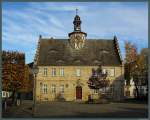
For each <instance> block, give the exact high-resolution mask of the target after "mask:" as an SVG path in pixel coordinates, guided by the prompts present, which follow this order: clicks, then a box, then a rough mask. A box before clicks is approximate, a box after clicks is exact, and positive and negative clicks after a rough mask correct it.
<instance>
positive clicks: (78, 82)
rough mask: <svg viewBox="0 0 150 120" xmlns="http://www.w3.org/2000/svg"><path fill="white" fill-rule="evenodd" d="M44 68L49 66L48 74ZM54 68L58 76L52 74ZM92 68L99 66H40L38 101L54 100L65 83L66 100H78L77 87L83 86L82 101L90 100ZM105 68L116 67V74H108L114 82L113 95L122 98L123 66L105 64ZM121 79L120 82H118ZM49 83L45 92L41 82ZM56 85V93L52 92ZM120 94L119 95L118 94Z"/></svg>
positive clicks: (37, 85)
mask: <svg viewBox="0 0 150 120" xmlns="http://www.w3.org/2000/svg"><path fill="white" fill-rule="evenodd" d="M44 68H47V76H45V75H44V74H43V73H44ZM52 68H56V76H52ZM60 68H64V76H60V73H59V72H60ZM92 68H97V66H39V73H38V75H37V82H36V100H37V101H44V100H45V101H47V100H48V101H53V100H56V99H55V98H56V97H58V96H59V95H60V86H61V85H64V94H63V97H64V98H65V100H66V101H76V87H77V86H81V87H82V101H86V100H88V95H89V94H92V90H90V89H89V87H88V85H87V81H88V79H89V77H90V76H91V73H92ZM102 68H103V69H108V70H110V69H114V76H108V78H109V79H110V80H111V83H112V84H114V87H115V88H114V91H115V92H116V93H113V96H115V97H116V96H117V97H116V98H118V99H119V98H120V97H121V96H122V95H123V93H122V92H124V91H122V90H123V86H122V85H123V84H121V83H122V81H123V79H124V78H123V74H124V71H123V66H104V67H102ZM76 69H80V70H81V76H76ZM117 81H119V82H117ZM41 83H42V84H47V93H46V94H44V93H43V90H42V89H40V88H41V87H40V84H41ZM52 84H55V85H56V94H52V90H51V86H52ZM118 95H119V96H118Z"/></svg>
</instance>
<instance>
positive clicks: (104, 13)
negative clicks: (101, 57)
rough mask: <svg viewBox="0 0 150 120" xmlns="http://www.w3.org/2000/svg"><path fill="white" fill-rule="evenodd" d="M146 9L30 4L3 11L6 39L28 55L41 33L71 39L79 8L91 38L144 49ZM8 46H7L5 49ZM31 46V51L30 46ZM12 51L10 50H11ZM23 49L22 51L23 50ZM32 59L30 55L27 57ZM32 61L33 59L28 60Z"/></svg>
mask: <svg viewBox="0 0 150 120" xmlns="http://www.w3.org/2000/svg"><path fill="white" fill-rule="evenodd" d="M146 7H147V6H145V8H144V7H138V8H136V7H128V6H125V5H124V4H122V3H114V2H112V3H108V4H106V3H105V4H104V3H97V4H95V3H90V4H87V3H52V2H51V3H29V6H28V7H24V8H22V9H21V8H20V9H19V10H18V9H17V8H14V9H11V10H10V9H3V10H2V16H3V17H2V23H3V26H2V40H3V41H4V42H3V43H5V44H6V43H7V44H8V43H9V45H12V46H11V47H12V48H15V45H16V46H17V45H18V44H19V46H20V47H22V49H24V51H25V52H26V54H27V55H29V56H30V57H31V56H32V57H33V54H34V52H32V53H30V52H29V51H31V48H36V45H37V41H38V37H39V34H42V36H44V37H49V38H50V37H55V38H67V35H68V32H72V31H73V24H72V21H73V17H74V15H75V9H76V8H78V9H79V15H80V16H81V20H82V30H83V31H85V32H87V34H88V38H110V39H112V38H113V35H117V37H118V38H119V41H120V46H121V49H123V48H122V47H123V44H124V43H123V42H124V41H126V40H129V41H132V42H135V41H136V43H137V45H140V42H141V41H142V43H141V44H142V46H146V44H147V43H148V42H147V41H148V11H147V8H146ZM5 46H6V45H4V49H5V48H6V47H5ZM26 46H28V48H29V49H28V50H27V47H26ZM7 49H8V48H7ZM20 49H21V48H20ZM27 57H28V56H27ZM27 59H28V60H29V58H27Z"/></svg>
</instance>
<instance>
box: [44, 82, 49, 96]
mask: <svg viewBox="0 0 150 120" xmlns="http://www.w3.org/2000/svg"><path fill="white" fill-rule="evenodd" d="M47 93H48V87H47V84H43V94H47Z"/></svg>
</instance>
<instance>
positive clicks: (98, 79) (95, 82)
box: [88, 65, 110, 94]
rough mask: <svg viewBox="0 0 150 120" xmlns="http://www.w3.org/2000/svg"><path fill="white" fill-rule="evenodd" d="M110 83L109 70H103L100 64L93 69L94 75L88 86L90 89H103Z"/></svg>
mask: <svg viewBox="0 0 150 120" xmlns="http://www.w3.org/2000/svg"><path fill="white" fill-rule="evenodd" d="M109 83H110V81H109V80H108V79H107V72H106V73H103V72H102V66H101V65H99V67H98V68H97V69H96V70H95V69H92V75H91V77H90V78H89V80H88V86H89V88H90V89H97V90H99V89H103V88H106V87H107V86H109ZM99 94H100V93H99Z"/></svg>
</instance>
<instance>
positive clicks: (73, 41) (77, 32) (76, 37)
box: [68, 9, 87, 50]
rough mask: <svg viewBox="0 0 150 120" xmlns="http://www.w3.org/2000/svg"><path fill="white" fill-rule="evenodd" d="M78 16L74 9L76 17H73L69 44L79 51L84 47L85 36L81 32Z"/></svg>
mask: <svg viewBox="0 0 150 120" xmlns="http://www.w3.org/2000/svg"><path fill="white" fill-rule="evenodd" d="M81 23H82V21H81V20H80V16H79V15H78V9H76V16H75V17H74V21H73V24H74V31H73V32H71V33H69V34H68V36H69V43H70V45H71V47H72V48H74V49H77V50H78V49H81V48H83V47H84V44H85V40H86V36H87V34H86V33H85V32H82V31H81Z"/></svg>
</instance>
